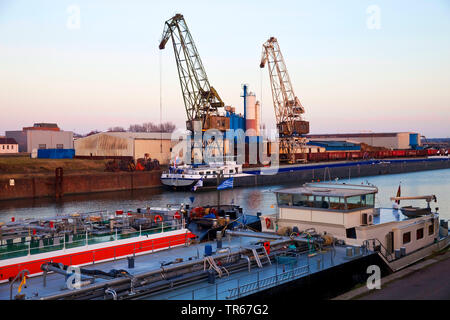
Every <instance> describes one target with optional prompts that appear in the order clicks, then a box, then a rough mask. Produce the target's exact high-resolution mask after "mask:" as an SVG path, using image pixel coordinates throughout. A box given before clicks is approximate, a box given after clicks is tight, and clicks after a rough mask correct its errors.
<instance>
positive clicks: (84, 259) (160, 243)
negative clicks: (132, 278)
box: [0, 233, 195, 281]
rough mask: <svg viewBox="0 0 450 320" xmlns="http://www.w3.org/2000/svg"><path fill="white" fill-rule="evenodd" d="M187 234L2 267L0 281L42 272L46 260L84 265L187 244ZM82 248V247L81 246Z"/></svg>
mask: <svg viewBox="0 0 450 320" xmlns="http://www.w3.org/2000/svg"><path fill="white" fill-rule="evenodd" d="M192 238H195V235H194V234H192V233H187V239H192ZM185 242H186V234H179V235H174V236H169V237H163V238H155V239H150V240H144V241H139V242H134V243H127V244H123V245H118V246H112V247H107V248H101V249H94V250H87V251H82V252H77V253H71V254H66V255H61V256H55V257H51V258H45V259H40V260H34V261H27V262H23V263H19V264H14V265H8V266H4V267H0V281H5V280H8V279H10V278H14V277H15V276H16V275H17V274H18V273H19V272H20V271H22V270H24V269H27V270H28V271H29V272H30V275H33V274H37V273H41V272H42V270H41V265H42V264H44V263H46V262H50V261H51V262H55V263H62V264H65V265H83V264H89V263H93V262H100V261H104V260H108V259H113V258H114V257H116V258H121V257H124V256H128V255H132V254H139V253H143V252H149V251H153V250H160V249H165V248H168V247H169V243H170V246H171V247H172V246H177V245H182V244H185ZM80 249H81V248H80Z"/></svg>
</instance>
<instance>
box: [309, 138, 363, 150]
mask: <svg viewBox="0 0 450 320" xmlns="http://www.w3.org/2000/svg"><path fill="white" fill-rule="evenodd" d="M307 145H308V146H317V147H322V148H324V149H325V151H361V145H360V144H359V143H352V142H347V141H332V140H310V141H308V142H307ZM318 152H320V151H318Z"/></svg>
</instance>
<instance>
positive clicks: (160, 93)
mask: <svg viewBox="0 0 450 320" xmlns="http://www.w3.org/2000/svg"><path fill="white" fill-rule="evenodd" d="M158 51H159V131H160V135H161V139H160V143H159V145H160V149H161V150H160V152H161V155H162V153H163V149H162V53H161V52H162V51H161V50H158Z"/></svg>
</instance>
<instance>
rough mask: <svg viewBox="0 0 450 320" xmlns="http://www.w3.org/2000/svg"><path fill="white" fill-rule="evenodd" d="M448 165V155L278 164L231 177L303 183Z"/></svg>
mask: <svg viewBox="0 0 450 320" xmlns="http://www.w3.org/2000/svg"><path fill="white" fill-rule="evenodd" d="M448 168H450V159H426V158H424V159H413V160H411V159H409V160H390V161H379V160H373V161H355V162H346V163H327V164H318V165H310V166H304V165H303V166H301V165H298V166H293V167H289V168H288V167H281V168H280V169H279V170H278V172H277V173H276V174H258V171H247V173H256V174H255V175H254V176H248V177H239V178H236V179H235V181H234V186H236V187H250V186H257V185H270V184H283V183H293V182H298V183H299V184H303V183H306V182H311V181H313V180H314V181H317V180H320V181H324V180H327V181H328V180H334V179H336V178H339V179H348V178H349V177H350V178H356V177H368V176H377V175H384V174H396V173H407V172H416V171H425V170H438V169H448Z"/></svg>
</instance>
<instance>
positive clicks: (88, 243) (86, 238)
mask: <svg viewBox="0 0 450 320" xmlns="http://www.w3.org/2000/svg"><path fill="white" fill-rule="evenodd" d="M88 244H89V243H88V232H87V230H86V247H87V246H88Z"/></svg>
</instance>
